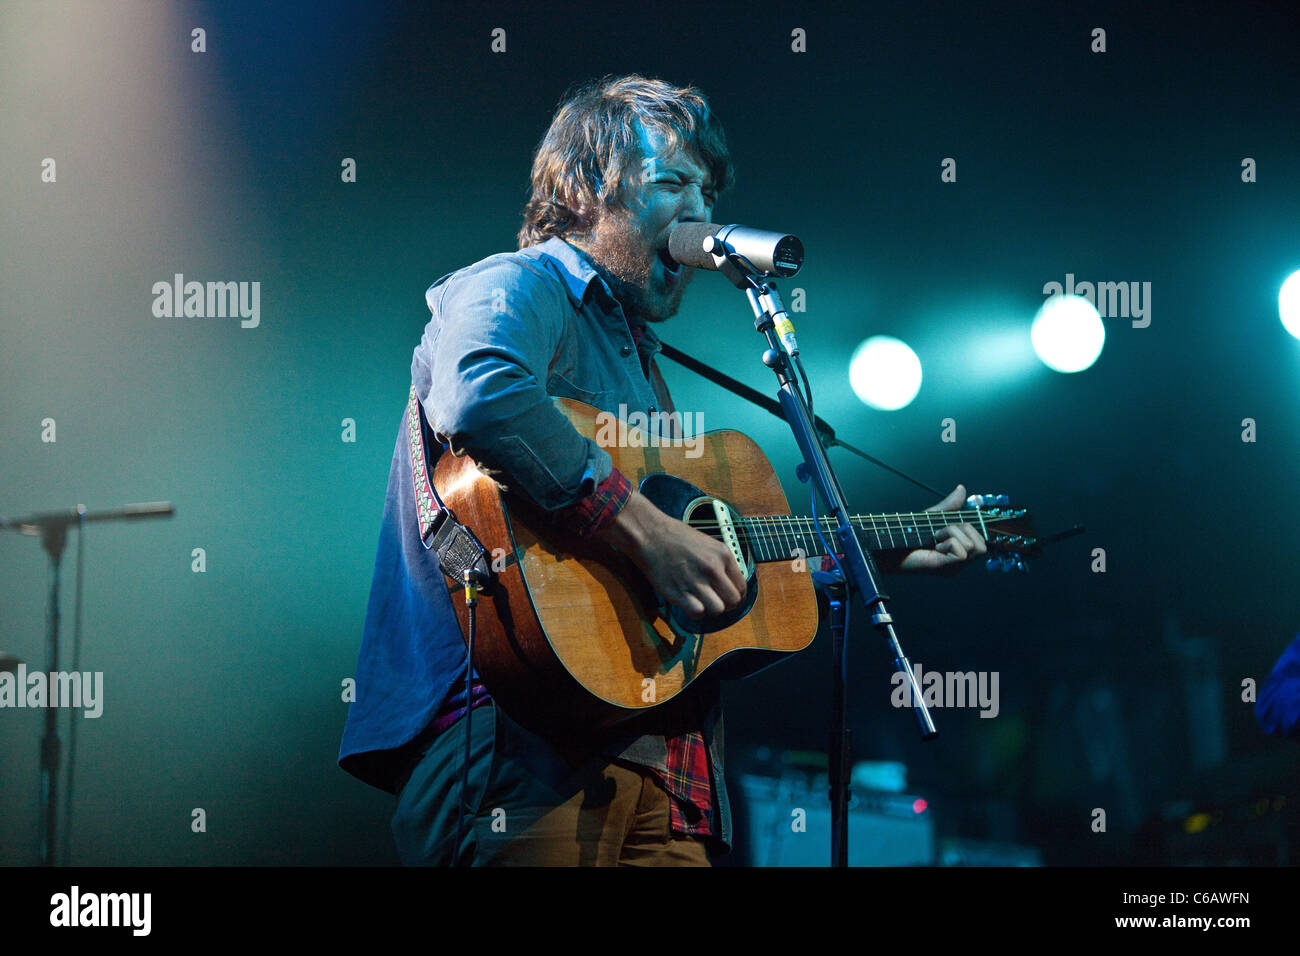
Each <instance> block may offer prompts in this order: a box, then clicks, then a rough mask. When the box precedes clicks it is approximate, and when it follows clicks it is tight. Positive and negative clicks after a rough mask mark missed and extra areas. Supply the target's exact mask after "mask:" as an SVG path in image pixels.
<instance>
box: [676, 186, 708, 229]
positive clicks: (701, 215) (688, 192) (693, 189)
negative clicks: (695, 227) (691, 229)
mask: <svg viewBox="0 0 1300 956" xmlns="http://www.w3.org/2000/svg"><path fill="white" fill-rule="evenodd" d="M682 195H683V196H684V197H685V198H683V200H682V206H681V211H680V214H679V215H678V216H677V221H678V222H708V221H709V214H710V212H712V209H711V208H710V206H709V204H708V201H707V200H705V198H704V187H703V186H700V185H698V184H694V183H693V184H692V185H691V186H690V187H689V188H687V189H684V190H683V191H682Z"/></svg>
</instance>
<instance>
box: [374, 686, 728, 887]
mask: <svg viewBox="0 0 1300 956" xmlns="http://www.w3.org/2000/svg"><path fill="white" fill-rule="evenodd" d="M471 725H472V726H471V737H470V761H469V765H470V766H469V784H468V788H467V793H466V811H465V815H466V823H465V827H464V829H465V833H464V837H463V839H461V840H459V841H458V840H457V801H458V799H459V798H460V790H461V769H462V766H463V763H464V759H465V720H464V718H462V719H461V720H460V721H458V722H457V723H456V724H455V725H453V726H452V727H450V728H449V729H448V730H447V731H445V732H444V733H442V734H440V735H439V736H438V737H436V738H434V739H433V740H432V741H430V742H429V744H428V745H427V750H426V751H425V753H424V754H423V756H422V757H421V758H420V759H419V762H418V763H417V764H416V765H415V767H414V769H413V770H412V772H411V776H410V779H409V780H408V781H407V783H406V785H405V786H404V787H403V788H402V791H401V794H400V795H399V797H398V801H397V811H396V813H395V814H394V816H393V823H392V830H393V838H394V840H395V841H396V843H397V851H398V855H399V856H400V857H401V860H402V862H403V863H404V864H406V865H408V866H452V865H461V866H463V865H474V866H708V865H709V858H708V855H707V853H706V852H705V844H704V841H703V840H699V839H694V838H690V837H681V836H678V835H675V834H673V833H672V832H670V828H669V807H670V801H671V800H672V798H671V797H670V796H669V795H668V793H667V792H666V791H665V790H664V789H663V788H662V787H661V786H660V785H659V783H658V781H657V779H656V777H655V775H654V773H653V772H651V771H650V770H647V769H645V768H643V767H638V766H636V765H635V764H630V763H623V762H621V761H614V762H610V761H609V760H608V759H606V758H604V757H600V756H596V757H591V758H587V759H586V760H579V759H577V758H572V759H566V758H565V757H563V756H561V755H560V754H559V753H557V752H556V751H555V750H554V749H553V748H552V747H551V746H550V745H549V744H547V742H546V741H545V740H544V739H542V738H540V737H538V736H536V735H535V734H532V733H531V732H529V731H528V730H526V729H524V728H523V727H521V726H520V725H519V724H517V723H515V722H514V721H513V720H511V719H510V718H509V717H507V716H506V714H505V713H504V712H502V711H501V710H500V708H498V707H497V706H496V705H495V704H491V703H489V704H487V705H485V706H483V707H479V708H477V709H476V710H475V711H474V713H473V719H472V721H471Z"/></svg>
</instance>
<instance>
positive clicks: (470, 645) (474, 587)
mask: <svg viewBox="0 0 1300 956" xmlns="http://www.w3.org/2000/svg"><path fill="white" fill-rule="evenodd" d="M478 592H479V586H478V582H477V580H476V575H475V573H474V571H473V569H471V568H466V569H465V608H466V610H467V611H468V612H469V622H468V625H467V627H466V637H465V759H464V761H463V762H462V764H461V768H460V794H459V797H458V799H457V801H456V804H457V806H456V853H457V854H458V855H459V853H460V848H461V845H462V844H463V843H464V842H465V803H466V800H467V798H468V796H469V760H470V742H471V737H470V727H471V726H472V721H473V718H474V617H475V613H474V612H475V610H476V609H477V607H478Z"/></svg>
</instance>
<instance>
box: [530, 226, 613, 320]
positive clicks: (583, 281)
mask: <svg viewBox="0 0 1300 956" xmlns="http://www.w3.org/2000/svg"><path fill="white" fill-rule="evenodd" d="M533 248H534V249H536V251H537V252H538V254H540V255H544V256H546V257H547V258H549V259H551V260H553V261H554V262H555V264H556V265H558V266H559V267H560V269H559V272H560V278H561V279H562V280H563V281H564V288H565V291H566V292H568V294H569V298H570V299H571V300H572V301H573V306H574V308H582V303H583V301H584V300H585V299H586V298H587V290H588V289H589V288H590V287H591V284H592V282H596V283H598V285H599V286H600V289H601V291H602V292H604V294H605V295H606V296H607V297H609V298H611V299H612V298H613V296H612V295H611V294H610V291H609V289H608V287H606V285H605V282H604V280H603V279H601V278H600V273H598V272H597V271H596V268H595V267H594V266H593V265H592V264H591V262H590V261H589V260H588V259H587V257H586V256H584V255H583V254H582V253H581V252H579V251H578V250H577V249H576V248H575V247H573V246H571V245H569V244H568V243H567V242H565V241H564V240H563V239H561V238H560V237H559V236H552V237H551V238H549V239H547V240H546V241H545V242H543V243H540V244H538V245H537V246H534V247H533Z"/></svg>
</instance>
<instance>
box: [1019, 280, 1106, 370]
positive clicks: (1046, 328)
mask: <svg viewBox="0 0 1300 956" xmlns="http://www.w3.org/2000/svg"><path fill="white" fill-rule="evenodd" d="M1029 338H1030V340H1031V341H1032V342H1033V343H1034V351H1035V352H1036V353H1037V354H1038V357H1039V359H1040V360H1042V363H1043V364H1044V365H1046V366H1047V367H1048V368H1050V369H1052V370H1054V371H1057V372H1082V371H1083V370H1084V369H1086V368H1089V367H1090V366H1091V365H1092V363H1093V362H1095V361H1097V356H1098V355H1100V354H1101V347H1102V346H1103V345H1105V344H1106V327H1105V326H1104V325H1103V324H1102V321H1101V316H1100V315H1099V314H1098V313H1097V309H1096V307H1095V306H1094V305H1093V304H1092V303H1091V302H1089V301H1088V300H1087V299H1085V298H1082V297H1081V296H1077V295H1054V296H1052V297H1051V298H1050V299H1048V300H1047V301H1046V302H1044V303H1043V307H1042V308H1041V309H1039V310H1038V315H1036V316H1034V324H1033V326H1032V327H1031V328H1030V331H1029Z"/></svg>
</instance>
